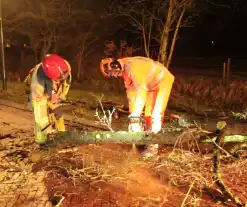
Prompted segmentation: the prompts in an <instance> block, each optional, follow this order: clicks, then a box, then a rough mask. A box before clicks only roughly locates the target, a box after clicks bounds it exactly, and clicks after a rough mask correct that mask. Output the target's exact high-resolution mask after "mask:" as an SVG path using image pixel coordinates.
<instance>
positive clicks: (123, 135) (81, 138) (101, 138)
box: [53, 130, 183, 145]
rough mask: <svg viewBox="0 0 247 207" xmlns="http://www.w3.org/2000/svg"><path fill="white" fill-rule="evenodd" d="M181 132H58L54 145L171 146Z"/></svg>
mask: <svg viewBox="0 0 247 207" xmlns="http://www.w3.org/2000/svg"><path fill="white" fill-rule="evenodd" d="M182 133H183V131H182V130H181V131H178V132H162V133H158V134H153V133H144V132H126V131H117V132H110V131H94V132H76V131H74V132H72V131H71V132H59V133H57V134H56V135H55V136H54V139H53V140H54V142H55V143H56V144H65V143H66V144H76V145H80V144H105V143H112V144H137V145H144V144H151V143H158V144H167V145H173V144H174V143H175V142H176V140H177V139H178V138H179V135H181V134H182Z"/></svg>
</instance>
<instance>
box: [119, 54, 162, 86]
mask: <svg viewBox="0 0 247 207" xmlns="http://www.w3.org/2000/svg"><path fill="white" fill-rule="evenodd" d="M122 61H123V62H124V75H123V78H124V80H125V81H126V82H129V81H130V80H131V82H132V83H133V84H135V87H137V88H138V87H147V89H148V90H154V89H155V87H157V86H158V84H159V83H160V81H161V79H162V78H163V76H164V74H165V67H164V66H163V65H162V64H161V63H159V62H157V61H154V60H152V59H150V58H146V57H140V56H136V57H128V58H123V59H122ZM125 85H126V84H125Z"/></svg>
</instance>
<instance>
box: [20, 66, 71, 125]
mask: <svg viewBox="0 0 247 207" xmlns="http://www.w3.org/2000/svg"><path fill="white" fill-rule="evenodd" d="M66 63H67V65H68V67H69V70H70V73H69V76H68V78H67V79H66V80H63V81H59V82H57V84H58V89H57V91H54V90H53V81H52V80H50V79H49V78H47V76H46V75H45V73H44V71H43V69H42V65H41V63H39V64H37V65H36V66H35V67H34V68H33V69H31V70H30V72H29V75H28V76H27V78H26V79H25V81H24V82H25V83H26V85H27V87H30V90H29V91H30V94H29V101H30V102H31V103H32V107H33V112H34V117H35V122H36V124H37V125H38V126H39V127H40V128H41V129H44V128H46V127H47V126H49V124H50V120H49V113H48V108H50V109H55V108H56V107H58V106H59V100H65V99H66V95H67V93H68V91H69V88H70V83H71V79H72V76H71V67H70V65H69V63H68V62H67V61H66ZM54 95H55V96H56V98H55V99H54V98H53V97H54Z"/></svg>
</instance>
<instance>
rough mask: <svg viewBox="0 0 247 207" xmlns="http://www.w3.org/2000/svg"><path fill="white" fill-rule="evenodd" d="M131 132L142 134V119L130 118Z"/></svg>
mask: <svg viewBox="0 0 247 207" xmlns="http://www.w3.org/2000/svg"><path fill="white" fill-rule="evenodd" d="M129 132H142V123H141V118H140V117H133V116H129Z"/></svg>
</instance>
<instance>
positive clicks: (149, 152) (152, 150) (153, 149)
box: [142, 144, 159, 159]
mask: <svg viewBox="0 0 247 207" xmlns="http://www.w3.org/2000/svg"><path fill="white" fill-rule="evenodd" d="M158 149H159V145H158V144H150V145H148V147H147V148H146V149H145V150H144V152H143V153H142V157H143V158H144V159H147V158H151V157H153V156H155V155H157V154H158Z"/></svg>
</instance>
